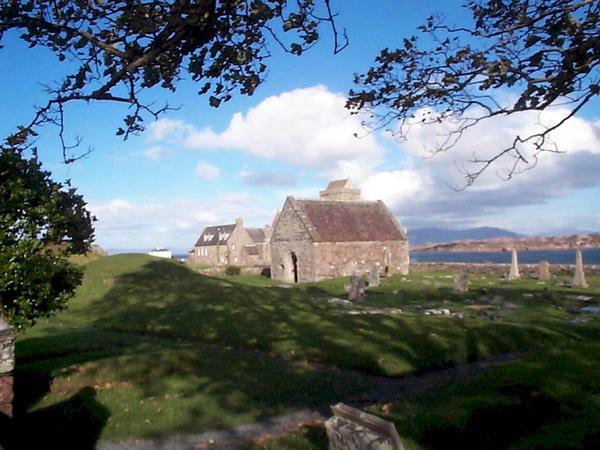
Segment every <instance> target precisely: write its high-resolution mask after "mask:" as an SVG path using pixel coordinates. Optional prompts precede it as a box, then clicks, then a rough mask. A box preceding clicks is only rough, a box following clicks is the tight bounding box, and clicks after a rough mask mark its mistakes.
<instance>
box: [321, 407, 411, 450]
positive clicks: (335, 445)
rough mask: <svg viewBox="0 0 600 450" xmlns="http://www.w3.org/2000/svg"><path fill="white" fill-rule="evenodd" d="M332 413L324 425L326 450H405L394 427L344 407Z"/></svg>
mask: <svg viewBox="0 0 600 450" xmlns="http://www.w3.org/2000/svg"><path fill="white" fill-rule="evenodd" d="M331 411H332V412H333V417H330V418H329V419H328V420H327V421H326V422H325V429H326V430H327V438H328V439H329V450H404V446H403V445H402V441H401V440H400V436H399V435H398V432H397V431H396V427H394V424H393V423H391V422H388V421H387V420H383V419H381V418H379V417H377V416H374V415H372V414H368V413H366V412H364V411H361V410H360V409H356V408H352V407H351V406H348V405H345V404H344V403H338V404H337V405H333V406H332V407H331Z"/></svg>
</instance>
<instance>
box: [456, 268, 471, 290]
mask: <svg viewBox="0 0 600 450" xmlns="http://www.w3.org/2000/svg"><path fill="white" fill-rule="evenodd" d="M468 291H469V274H467V272H458V273H457V274H455V275H454V292H458V293H460V292H468Z"/></svg>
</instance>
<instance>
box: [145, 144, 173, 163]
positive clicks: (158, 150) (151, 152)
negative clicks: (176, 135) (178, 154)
mask: <svg viewBox="0 0 600 450" xmlns="http://www.w3.org/2000/svg"><path fill="white" fill-rule="evenodd" d="M168 153H169V152H168V151H167V150H166V149H165V148H164V147H160V146H153V147H148V148H147V149H146V150H144V151H143V152H142V155H144V157H146V158H148V159H151V160H152V161H160V160H161V159H164V158H165V157H166V156H167V155H168Z"/></svg>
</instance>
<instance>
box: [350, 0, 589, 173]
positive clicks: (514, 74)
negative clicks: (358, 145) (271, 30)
mask: <svg viewBox="0 0 600 450" xmlns="http://www.w3.org/2000/svg"><path fill="white" fill-rule="evenodd" d="M466 6H467V8H468V9H469V10H470V12H471V14H472V19H473V22H472V26H471V27H452V26H450V25H448V24H447V23H446V20H445V19H444V17H441V16H431V17H430V18H429V19H428V20H427V23H425V24H424V25H422V26H421V27H420V30H421V31H422V32H423V33H425V34H426V35H428V36H429V37H430V38H431V41H432V42H433V45H429V46H426V45H422V44H421V42H420V41H419V39H418V38H417V37H415V36H413V37H410V38H406V39H404V41H403V46H402V47H401V48H398V49H395V50H390V49H384V50H382V51H381V53H380V54H379V56H378V57H377V59H376V61H375V65H374V67H372V68H371V69H370V70H369V71H368V72H367V73H365V74H362V75H357V76H356V77H355V83H356V85H357V87H356V89H354V90H352V91H351V92H350V96H349V100H348V103H347V106H348V107H349V108H351V109H352V110H353V111H354V112H358V111H362V112H365V111H367V112H368V113H370V120H368V121H366V123H365V124H366V125H368V126H369V127H371V128H376V129H387V130H389V131H391V132H392V133H394V134H396V135H397V136H398V137H399V138H401V139H403V138H406V134H407V132H408V130H409V128H410V126H411V125H414V124H421V125H432V124H433V125H435V124H441V123H444V124H445V125H448V126H447V128H446V129H447V130H448V131H447V134H446V135H445V139H444V140H443V141H442V142H441V143H440V144H439V145H438V146H437V147H435V148H433V149H431V150H432V152H433V153H436V152H441V151H446V150H449V149H451V148H452V147H454V146H455V145H456V144H457V143H458V142H459V141H460V139H461V137H462V136H463V135H464V133H465V132H466V131H467V130H468V129H469V128H471V127H474V126H476V125H477V124H479V123H481V122H482V121H485V120H488V119H491V118H493V117H497V116H509V115H512V114H517V113H520V112H523V111H543V110H546V109H548V108H551V107H553V106H555V105H557V104H561V105H563V106H564V105H568V106H569V112H568V113H567V114H566V115H564V116H563V117H561V118H559V119H558V120H556V121H554V122H552V123H547V124H545V126H544V129H543V130H541V131H539V132H532V133H529V134H525V135H517V136H514V138H513V139H512V140H511V143H510V144H509V145H508V146H506V147H504V148H499V149H498V150H497V151H495V152H494V154H493V156H490V157H485V158H483V159H478V158H477V157H474V159H473V161H471V162H472V163H474V166H472V167H474V168H475V169H474V170H473V169H471V170H469V171H466V172H465V174H466V177H467V178H466V180H467V185H470V184H472V183H473V182H474V181H475V180H476V179H477V177H478V176H479V175H480V174H481V173H482V172H483V171H484V170H485V169H487V168H488V167H489V166H490V165H491V164H493V163H495V162H496V161H498V160H500V159H502V158H512V159H511V165H510V167H511V168H510V169H509V170H508V172H507V173H506V176H507V177H508V178H510V177H512V176H513V175H514V174H516V173H518V172H520V171H522V170H524V169H526V168H530V167H532V166H533V165H534V164H535V162H536V161H537V156H538V155H539V153H540V152H557V151H561V149H559V148H557V147H556V146H555V145H554V143H553V142H552V140H551V136H550V133H551V132H552V131H554V130H556V129H557V128H559V127H560V126H562V125H563V124H564V123H565V121H566V120H568V119H569V118H571V117H573V116H574V115H576V114H577V113H578V112H579V111H580V110H581V108H582V107H583V106H584V105H586V104H587V103H588V102H590V100H591V99H592V98H593V97H595V96H597V95H598V93H600V84H599V82H600V80H599V78H600V76H599V75H600V73H599V70H598V66H599V64H600V22H599V16H600V2H599V1H598V0H477V1H469V2H467V4H466ZM499 90H506V91H508V92H510V93H512V94H515V99H514V101H512V102H510V103H503V102H501V101H500V100H499V99H498V95H497V94H498V91H499Z"/></svg>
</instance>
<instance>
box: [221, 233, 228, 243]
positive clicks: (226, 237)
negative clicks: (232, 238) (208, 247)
mask: <svg viewBox="0 0 600 450" xmlns="http://www.w3.org/2000/svg"><path fill="white" fill-rule="evenodd" d="M227 239H229V233H219V241H220V242H222V241H226V240H227Z"/></svg>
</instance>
